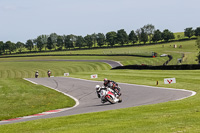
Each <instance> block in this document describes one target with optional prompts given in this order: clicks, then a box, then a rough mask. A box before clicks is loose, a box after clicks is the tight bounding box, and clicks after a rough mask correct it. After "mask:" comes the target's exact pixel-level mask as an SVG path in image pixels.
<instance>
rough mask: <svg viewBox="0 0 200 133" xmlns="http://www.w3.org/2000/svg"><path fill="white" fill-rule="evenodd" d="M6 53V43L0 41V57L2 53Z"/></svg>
mask: <svg viewBox="0 0 200 133" xmlns="http://www.w3.org/2000/svg"><path fill="white" fill-rule="evenodd" d="M4 51H5V49H4V43H3V41H0V55H1V54H2V53H4Z"/></svg>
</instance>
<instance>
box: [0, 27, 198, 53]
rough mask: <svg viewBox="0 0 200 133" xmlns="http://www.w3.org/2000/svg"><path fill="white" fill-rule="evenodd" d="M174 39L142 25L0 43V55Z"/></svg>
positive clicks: (194, 32)
mask: <svg viewBox="0 0 200 133" xmlns="http://www.w3.org/2000/svg"><path fill="white" fill-rule="evenodd" d="M184 35H185V36H186V37H188V38H191V37H192V36H194V35H195V36H200V27H197V28H196V29H195V30H193V29H192V28H186V29H185V31H184ZM172 39H175V36H174V33H173V32H171V31H169V30H168V29H165V30H163V31H162V32H161V31H160V30H159V29H155V26H154V25H152V24H147V25H144V26H143V27H142V28H139V29H137V30H136V31H134V30H132V31H131V32H130V33H129V34H127V32H126V31H125V30H124V29H120V30H118V31H117V32H115V31H110V32H108V33H106V34H103V33H98V34H95V33H94V34H91V35H86V36H84V37H83V36H76V35H73V34H70V35H63V36H61V35H57V34H56V33H51V34H50V35H40V36H38V37H37V38H35V39H29V40H27V41H26V42H25V43H23V42H17V43H13V42H11V41H7V42H5V43H4V42H3V41H0V54H11V53H12V52H17V53H21V52H24V51H27V50H28V51H47V50H48V51H52V50H65V49H66V50H70V49H73V48H79V49H81V48H92V47H113V46H114V45H116V44H118V45H120V46H123V45H125V44H132V45H134V44H136V43H137V44H146V43H147V42H149V43H152V42H153V43H158V42H169V41H170V40H172Z"/></svg>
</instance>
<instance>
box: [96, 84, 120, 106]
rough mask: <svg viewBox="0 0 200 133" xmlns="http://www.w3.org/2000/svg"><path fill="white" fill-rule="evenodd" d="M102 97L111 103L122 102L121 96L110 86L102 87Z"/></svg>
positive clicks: (104, 100)
mask: <svg viewBox="0 0 200 133" xmlns="http://www.w3.org/2000/svg"><path fill="white" fill-rule="evenodd" d="M100 98H101V99H102V101H103V102H110V103H111V104H114V103H117V102H118V103H120V102H122V98H121V96H119V95H117V94H116V93H115V92H114V91H113V90H112V89H110V88H102V89H101V91H100Z"/></svg>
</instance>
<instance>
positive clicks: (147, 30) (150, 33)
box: [143, 24, 155, 43]
mask: <svg viewBox="0 0 200 133" xmlns="http://www.w3.org/2000/svg"><path fill="white" fill-rule="evenodd" d="M143 29H144V32H145V33H147V35H148V38H149V42H150V43H151V40H152V37H153V33H154V31H155V26H154V25H152V24H147V25H144V26H143Z"/></svg>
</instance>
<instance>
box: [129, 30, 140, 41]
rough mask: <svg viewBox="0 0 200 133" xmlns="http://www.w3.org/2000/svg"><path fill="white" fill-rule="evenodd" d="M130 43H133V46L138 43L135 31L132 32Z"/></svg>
mask: <svg viewBox="0 0 200 133" xmlns="http://www.w3.org/2000/svg"><path fill="white" fill-rule="evenodd" d="M128 37H129V41H131V42H132V44H134V43H136V42H137V41H138V37H137V36H136V34H135V32H134V30H132V31H131V32H130V34H129V36H128Z"/></svg>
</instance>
